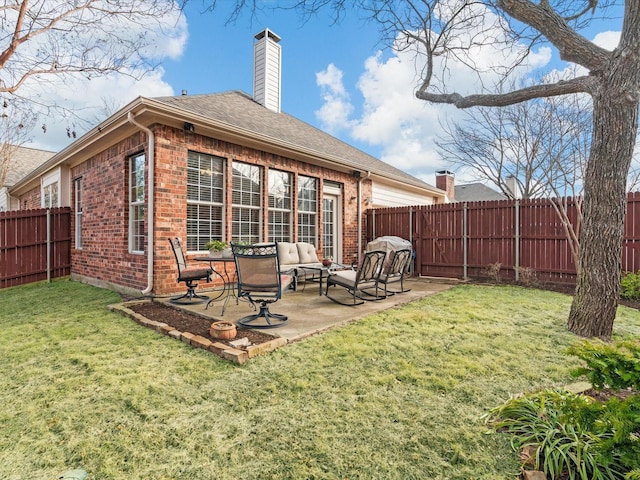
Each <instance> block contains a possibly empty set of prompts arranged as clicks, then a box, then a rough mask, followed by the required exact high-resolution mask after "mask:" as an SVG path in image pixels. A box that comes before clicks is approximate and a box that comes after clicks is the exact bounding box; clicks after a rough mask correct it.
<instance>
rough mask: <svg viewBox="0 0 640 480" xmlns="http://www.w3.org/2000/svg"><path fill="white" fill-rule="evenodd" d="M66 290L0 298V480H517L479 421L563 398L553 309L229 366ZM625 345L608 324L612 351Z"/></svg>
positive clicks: (423, 323) (634, 324)
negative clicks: (517, 401) (64, 478)
mask: <svg viewBox="0 0 640 480" xmlns="http://www.w3.org/2000/svg"><path fill="white" fill-rule="evenodd" d="M118 301H119V298H118V296H117V295H116V294H114V293H112V292H109V291H106V290H101V289H97V288H93V287H90V286H86V285H81V284H78V283H75V282H71V281H68V280H62V281H55V282H53V283H52V284H46V283H40V284H34V285H29V286H24V287H17V288H11V289H6V290H3V291H2V292H1V293H0V358H2V362H1V363H0V405H2V408H0V477H1V478H3V479H34V478H42V479H52V478H57V476H58V475H60V474H61V473H62V472H64V471H66V470H70V469H73V468H84V469H85V470H87V471H88V472H89V474H90V475H89V478H90V479H92V480H94V479H100V480H102V479H127V480H130V479H145V480H148V479H190V480H192V479H195V480H198V479H207V480H208V479H211V478H216V479H236V478H256V479H257V478H260V479H302V478H306V479H336V480H337V479H403V480H404V479H414V478H415V479H424V478H429V479H435V480H437V479H467V480H470V479H475V480H478V479H496V478H512V479H513V478H516V475H517V473H518V471H519V466H518V462H517V458H516V455H515V454H514V453H513V452H512V451H511V449H510V447H509V441H508V438H507V437H506V436H504V435H502V434H496V433H488V432H487V428H486V426H485V425H484V424H483V423H482V421H481V420H480V417H481V415H483V414H484V413H486V412H487V411H488V410H489V409H490V408H492V407H494V406H496V405H498V404H500V403H502V402H503V401H504V400H506V399H507V398H508V397H509V395H511V394H515V393H517V392H522V391H531V390H535V389H539V388H546V387H553V386H560V385H563V384H566V383H569V382H571V381H572V379H571V377H570V375H569V370H570V369H571V368H573V367H575V366H576V365H577V363H576V362H577V359H575V358H574V357H569V356H567V355H565V354H564V353H563V351H564V350H565V349H566V348H567V347H568V346H569V345H572V344H573V343H575V342H576V340H577V339H576V337H574V336H573V335H571V334H569V333H568V332H567V331H566V328H565V321H566V318H567V314H568V309H569V305H570V298H569V297H566V296H563V295H559V294H555V293H551V292H543V291H537V290H530V289H523V288H517V287H510V286H498V287H488V286H460V287H456V288H454V289H452V290H449V291H446V292H443V293H441V294H438V295H435V296H431V297H428V298H425V299H424V300H422V301H419V302H414V303H411V304H409V305H406V306H404V307H401V308H397V309H393V310H391V311H387V312H383V313H380V314H376V315H372V316H370V317H367V318H365V319H362V320H360V321H358V322H356V323H353V324H349V325H347V326H344V327H341V328H339V329H336V330H333V331H330V332H328V333H324V334H322V335H319V336H316V337H312V338H310V339H307V340H305V341H303V342H299V343H295V344H292V345H289V346H287V347H285V348H282V349H280V350H278V351H276V352H273V353H270V354H269V355H266V356H262V357H258V358H256V359H253V360H252V361H250V362H249V363H247V364H246V365H244V366H237V365H235V364H231V363H229V362H226V361H224V360H222V359H220V358H218V357H216V356H214V355H211V354H208V353H206V352H204V351H202V350H198V349H194V348H190V347H189V346H187V345H186V344H183V343H182V342H177V341H175V340H173V339H171V338H169V337H166V336H162V335H159V334H157V333H154V332H152V331H151V330H148V329H145V328H142V327H140V326H138V325H137V324H135V323H134V322H132V321H131V320H129V319H127V318H125V317H122V316H120V315H119V314H117V313H114V312H110V311H108V310H107V309H106V308H105V307H106V305H108V304H110V303H116V302H118ZM638 335H640V313H639V312H636V311H634V310H629V309H626V308H620V311H619V315H618V319H617V321H616V336H617V337H618V338H620V337H628V336H638Z"/></svg>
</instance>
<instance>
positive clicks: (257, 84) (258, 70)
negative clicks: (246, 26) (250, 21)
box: [253, 28, 281, 113]
mask: <svg viewBox="0 0 640 480" xmlns="http://www.w3.org/2000/svg"><path fill="white" fill-rule="evenodd" d="M255 39H256V40H257V41H256V43H254V44H253V99H254V100H255V101H256V102H258V103H259V104H260V105H262V106H263V107H266V108H268V109H269V110H273V111H274V112H276V113H280V67H281V58H280V56H281V55H280V53H281V52H280V50H281V48H280V45H278V42H279V41H280V37H279V36H278V35H276V34H275V33H273V32H272V31H271V30H269V29H268V28H266V29H264V30H263V31H262V32H260V33H258V34H257V35H256V36H255Z"/></svg>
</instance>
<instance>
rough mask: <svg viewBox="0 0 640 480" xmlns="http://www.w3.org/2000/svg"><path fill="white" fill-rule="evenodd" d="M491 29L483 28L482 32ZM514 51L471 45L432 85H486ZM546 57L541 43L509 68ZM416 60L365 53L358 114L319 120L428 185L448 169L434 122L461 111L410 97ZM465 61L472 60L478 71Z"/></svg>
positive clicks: (452, 88)
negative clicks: (345, 132) (437, 142)
mask: <svg viewBox="0 0 640 480" xmlns="http://www.w3.org/2000/svg"><path fill="white" fill-rule="evenodd" d="M484 18H485V19H487V21H489V22H492V21H494V20H495V19H494V18H492V17H491V14H490V13H487V14H486V15H485V17H484ZM478 28H484V27H482V26H479V27H478ZM491 33H492V32H488V31H486V30H485V31H484V32H483V35H490V34H491ZM494 33H495V36H496V37H497V36H499V32H498V31H497V30H496V31H495V32H494ZM468 35H469V36H470V38H471V36H472V35H473V32H468ZM516 55H517V52H514V51H509V52H505V50H504V49H503V48H502V45H501V44H494V45H493V46H485V47H482V48H479V47H474V48H473V49H472V51H470V52H469V58H468V59H467V61H466V62H452V61H449V62H448V64H447V65H446V67H447V68H446V69H444V70H445V72H446V76H445V77H443V78H440V79H437V80H436V82H435V85H436V88H437V85H446V91H447V92H458V93H461V94H468V93H472V92H474V93H478V92H482V91H486V90H483V89H491V88H492V86H493V85H495V84H496V83H497V82H498V81H499V79H500V78H501V77H500V69H499V68H498V67H497V66H498V65H499V64H500V65H504V64H508V63H509V61H513V60H514V58H515V56H516ZM422 60H423V59H422ZM550 60H551V50H550V49H549V48H546V47H545V48H541V49H539V50H538V51H534V52H531V54H530V55H529V57H528V62H527V64H526V65H522V66H521V67H519V68H518V69H517V70H516V71H515V72H514V73H515V75H516V76H519V77H522V76H524V75H526V74H527V73H529V72H531V71H532V70H534V69H536V68H542V67H544V66H546V65H548V64H549V62H550ZM420 62H421V58H419V57H416V55H415V53H412V52H410V51H409V50H408V49H404V50H396V51H394V53H393V54H392V55H391V56H390V57H388V58H386V59H385V58H384V57H383V55H382V54H381V53H380V52H379V53H378V54H377V55H375V56H373V57H370V58H368V59H367V60H366V61H365V64H364V72H363V73H362V75H361V76H360V79H359V81H358V84H357V89H358V90H359V91H360V93H361V94H362V96H363V97H364V102H363V106H362V113H361V115H359V116H358V118H351V117H349V118H346V117H344V115H343V116H341V117H340V116H337V115H335V116H334V117H333V120H334V121H333V122H332V123H331V124H330V125H328V124H326V123H325V124H323V128H328V127H330V128H331V130H332V131H336V130H339V129H347V130H348V131H349V134H350V136H351V138H352V139H355V140H356V141H359V142H366V143H368V144H369V145H373V146H376V147H378V148H379V150H380V152H381V153H380V155H379V157H380V159H381V160H383V161H385V162H387V163H389V164H391V165H393V166H396V167H398V168H400V169H402V170H404V171H407V172H409V173H411V174H413V175H415V176H416V177H418V178H421V179H423V180H424V181H426V182H428V183H430V184H434V183H435V178H434V172H435V171H436V170H440V169H452V166H451V165H449V164H447V161H446V159H441V158H440V157H439V155H438V154H437V152H436V150H435V139H436V137H437V136H438V135H439V134H440V133H441V131H442V128H441V126H440V121H443V122H444V121H446V119H449V120H455V119H456V118H461V111H459V110H457V109H456V108H455V107H453V106H449V105H438V104H432V103H428V102H424V101H422V100H418V99H417V98H416V97H415V91H416V89H417V86H418V84H417V81H418V79H419V75H418V74H419V72H420V71H421V70H422V68H423V67H424V65H423V64H421V63H420ZM469 64H473V65H474V66H475V67H476V68H477V69H478V71H475V70H474V69H472V68H471V67H470V66H469ZM442 66H443V64H442V60H441V59H439V58H437V59H436V66H435V69H436V71H437V70H438V68H439V67H442ZM330 67H331V78H332V79H333V83H332V85H334V87H333V88H334V91H344V90H346V89H345V87H344V85H343V84H342V72H340V71H339V70H338V68H337V67H336V66H334V65H331V66H330ZM335 70H338V71H337V72H336V71H335ZM338 82H340V83H339V85H338ZM324 98H325V104H324V106H323V107H322V108H321V109H320V111H323V109H324V108H325V107H327V106H328V105H331V104H332V103H331V102H327V98H328V97H327V96H326V95H324ZM340 98H341V101H342V103H344V102H345V101H347V100H348V98H349V97H348V95H347V94H343V95H342V96H341V97H340ZM331 100H333V99H331ZM347 111H355V108H354V107H353V106H351V108H347V107H345V106H344V105H341V112H343V113H344V112H347ZM319 118H320V119H321V120H322V121H323V122H324V118H325V117H324V116H320V115H319ZM336 122H340V123H339V124H338V123H336ZM461 173H462V172H461Z"/></svg>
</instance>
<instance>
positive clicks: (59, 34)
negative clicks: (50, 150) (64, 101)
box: [0, 0, 181, 180]
mask: <svg viewBox="0 0 640 480" xmlns="http://www.w3.org/2000/svg"><path fill="white" fill-rule="evenodd" d="M180 6H181V5H180V1H178V2H176V1H173V0H76V1H71V2H70V1H67V0H7V1H5V2H3V4H2V5H0V106H1V105H4V107H0V109H1V108H4V110H5V113H6V109H7V105H11V106H13V108H14V110H15V111H16V114H14V115H12V116H11V117H9V118H8V120H7V122H11V123H10V124H8V125H5V128H4V129H3V130H2V131H0V135H4V134H6V133H7V132H14V133H16V132H18V131H23V132H26V131H28V129H26V128H23V127H24V126H26V125H25V121H24V120H22V116H23V115H21V114H20V112H19V110H20V109H22V113H23V114H26V116H30V115H32V114H33V113H34V112H38V111H41V112H42V111H44V112H45V113H48V114H51V113H53V112H58V113H60V112H62V113H61V115H66V116H67V117H68V115H69V112H68V111H64V106H62V105H52V104H50V103H47V101H46V100H44V99H43V98H41V97H39V96H38V94H37V90H38V89H37V87H38V85H42V84H49V83H52V82H56V83H57V85H59V86H60V88H64V86H65V82H66V81H67V80H68V79H69V78H70V76H73V75H76V76H77V75H82V76H84V77H85V78H88V79H91V78H94V77H97V76H103V75H108V74H111V73H119V74H123V75H130V76H141V75H143V74H144V73H145V72H148V71H149V70H151V69H153V68H154V67H155V65H154V63H153V62H154V60H153V58H154V50H155V48H156V47H155V45H156V42H157V40H158V39H157V37H155V36H154V35H151V34H150V32H151V31H153V30H154V29H155V30H157V29H158V27H159V28H160V29H162V28H164V27H168V26H169V25H168V24H167V21H168V20H170V21H173V22H175V21H176V19H177V14H178V13H179V10H180ZM140 27H143V28H140ZM144 27H147V28H144ZM25 91H28V93H23V92H25ZM7 122H5V123H7ZM20 125H23V127H20ZM43 128H44V129H45V130H46V124H45V125H43ZM68 133H69V135H72V134H73V133H74V132H73V131H72V129H71V128H70V129H69V131H68ZM18 139H19V136H17V135H13V134H12V135H4V136H2V137H0V143H5V144H10V143H13V142H15V141H17V140H18ZM22 140H23V141H24V138H23V139H22ZM5 158H6V157H5V156H4V155H2V156H0V172H3V171H6V168H7V165H6V162H5V161H4V159H5ZM0 179H2V180H3V179H4V178H3V177H0Z"/></svg>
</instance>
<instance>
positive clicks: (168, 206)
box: [154, 126, 371, 294]
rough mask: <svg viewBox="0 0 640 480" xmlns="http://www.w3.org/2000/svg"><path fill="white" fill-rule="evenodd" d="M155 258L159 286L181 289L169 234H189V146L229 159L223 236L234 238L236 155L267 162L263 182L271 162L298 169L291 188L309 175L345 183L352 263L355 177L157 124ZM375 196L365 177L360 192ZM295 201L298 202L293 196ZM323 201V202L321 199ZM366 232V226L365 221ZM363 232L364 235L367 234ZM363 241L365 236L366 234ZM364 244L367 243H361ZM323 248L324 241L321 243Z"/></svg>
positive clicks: (347, 257) (347, 253)
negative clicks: (232, 206) (232, 192)
mask: <svg viewBox="0 0 640 480" xmlns="http://www.w3.org/2000/svg"><path fill="white" fill-rule="evenodd" d="M155 133H156V186H155V198H156V212H155V217H156V224H155V225H156V227H155V228H156V231H155V243H156V258H155V281H154V283H155V289H154V290H155V292H156V293H158V294H160V293H167V292H171V291H176V290H181V289H184V287H178V288H177V289H176V273H177V272H176V265H175V259H174V257H173V252H172V251H171V247H170V245H169V242H168V241H167V238H169V237H179V238H180V239H181V240H183V242H184V240H185V239H186V235H187V232H186V225H187V192H186V170H187V156H188V152H189V151H190V150H192V151H196V152H200V153H205V154H210V155H215V156H219V157H223V158H225V159H226V173H225V179H226V183H227V190H226V192H227V197H226V204H227V209H226V221H225V239H226V240H229V239H231V236H232V233H231V229H232V222H231V220H232V219H231V166H232V162H233V161H234V160H237V161H242V162H245V163H249V164H254V165H261V166H263V167H266V168H265V169H264V170H263V175H264V177H263V185H266V183H267V182H266V181H265V179H266V175H267V169H268V168H274V169H278V170H283V171H287V172H292V173H293V174H294V185H293V192H294V195H296V192H297V176H296V175H298V174H299V175H306V176H311V177H315V178H318V179H319V185H318V187H319V192H321V191H322V182H323V181H326V180H328V181H333V182H337V183H340V184H342V185H343V203H342V209H343V210H342V219H343V246H342V250H343V258H342V259H341V260H342V261H344V262H348V263H350V262H351V261H352V259H353V257H354V255H355V254H356V253H357V247H358V238H357V236H358V235H357V232H358V226H357V225H358V224H357V208H356V207H357V205H356V203H355V201H354V202H351V201H350V199H351V197H357V181H356V179H355V178H354V177H353V176H352V175H349V174H344V173H339V172H336V171H333V170H329V169H326V168H322V167H317V166H314V165H309V164H306V163H301V162H297V161H295V160H292V159H289V158H285V157H282V156H279V155H273V154H268V153H265V152H261V151H258V150H255V149H251V148H246V147H242V146H239V145H235V144H231V143H228V142H223V141H219V140H215V139H212V138H209V137H204V136H201V135H197V134H188V133H185V132H183V131H182V130H178V129H173V128H171V127H167V126H159V127H158V128H157V129H156V130H155ZM263 191H264V198H263V205H266V204H267V193H268V192H267V191H266V189H263ZM367 197H369V198H370V197H371V182H370V181H369V180H365V181H363V193H362V198H367ZM293 203H294V205H295V204H296V201H295V197H294V202H293ZM319 205H321V202H320V203H319ZM293 222H294V225H293V234H294V240H295V236H296V235H297V215H293ZM318 222H319V227H318V238H319V242H321V241H322V233H323V232H322V217H321V212H320V215H319V217H318ZM267 225H268V219H267V211H266V209H265V210H264V212H263V227H264V231H263V236H264V238H265V239H266V238H267V232H266V230H267ZM363 235H364V227H363ZM363 238H364V237H363ZM363 242H364V240H363ZM363 245H364V244H363ZM318 247H319V248H322V245H318Z"/></svg>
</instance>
